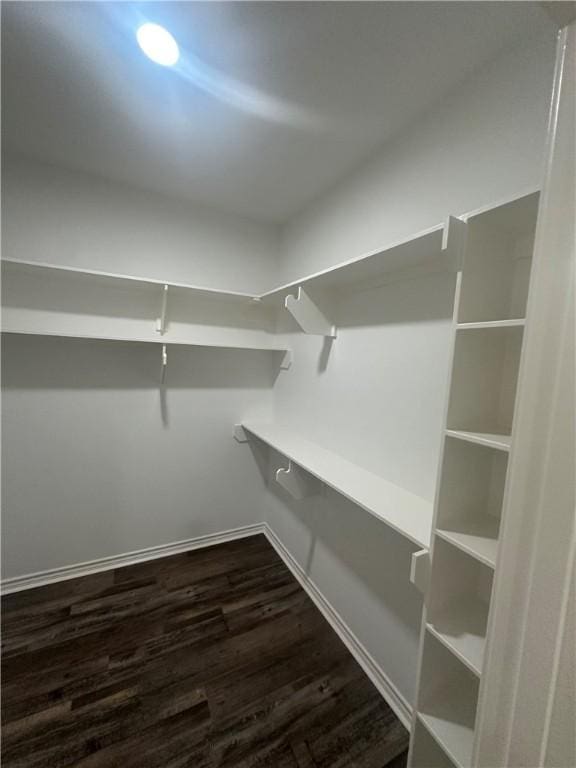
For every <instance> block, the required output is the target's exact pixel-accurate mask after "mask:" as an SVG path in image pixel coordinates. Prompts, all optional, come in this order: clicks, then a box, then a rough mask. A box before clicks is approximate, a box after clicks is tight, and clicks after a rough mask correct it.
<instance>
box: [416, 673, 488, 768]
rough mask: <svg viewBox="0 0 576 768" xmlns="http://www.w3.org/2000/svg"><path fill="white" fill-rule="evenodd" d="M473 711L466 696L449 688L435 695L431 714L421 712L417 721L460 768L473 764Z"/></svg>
mask: <svg viewBox="0 0 576 768" xmlns="http://www.w3.org/2000/svg"><path fill="white" fill-rule="evenodd" d="M475 714H476V711H475V708H474V707H472V706H471V704H470V702H469V700H468V699H467V697H465V696H460V697H459V696H458V692H457V691H456V690H454V688H451V689H449V690H446V689H444V690H443V691H439V692H438V696H437V701H436V702H435V705H434V713H433V714H431V713H424V712H420V713H419V714H418V719H419V720H420V722H421V723H422V724H423V725H424V726H425V727H426V728H427V729H428V730H429V731H430V733H431V734H432V736H433V737H434V739H435V740H436V741H437V742H438V743H439V744H440V745H441V746H442V749H443V750H444V751H445V752H446V754H447V755H448V757H449V758H450V760H452V762H453V763H455V764H456V765H457V766H459V768H469V767H470V765H471V763H472V746H473V741H474V719H475Z"/></svg>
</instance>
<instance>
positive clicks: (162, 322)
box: [156, 285, 168, 336]
mask: <svg viewBox="0 0 576 768" xmlns="http://www.w3.org/2000/svg"><path fill="white" fill-rule="evenodd" d="M167 308H168V286H167V285H164V287H163V288H162V306H161V308H160V317H158V318H157V319H156V333H159V334H160V335H161V336H163V335H164V333H165V332H166V310H167Z"/></svg>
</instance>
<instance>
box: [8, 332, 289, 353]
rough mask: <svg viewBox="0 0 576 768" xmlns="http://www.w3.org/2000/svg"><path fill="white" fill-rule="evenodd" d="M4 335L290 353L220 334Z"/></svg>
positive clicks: (272, 346)
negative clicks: (186, 335) (186, 336)
mask: <svg viewBox="0 0 576 768" xmlns="http://www.w3.org/2000/svg"><path fill="white" fill-rule="evenodd" d="M2 333H3V334H5V333H9V334H15V335H21V336H51V337H55V338H62V339H88V340H92V341H122V342H133V343H136V344H166V345H175V346H184V347H211V348H213V349H247V350H261V351H265V352H281V353H286V352H288V351H289V350H288V348H287V347H281V346H278V345H277V344H276V342H274V341H271V342H268V341H252V340H251V339H250V338H249V335H248V334H246V336H245V338H244V339H243V338H241V337H240V336H238V334H234V335H232V334H230V335H228V336H227V335H226V334H220V335H219V338H217V339H216V338H213V337H209V336H207V335H202V334H195V335H193V336H190V337H189V338H182V337H178V338H174V337H173V336H170V335H169V334H166V335H160V334H158V335H156V336H149V337H147V336H127V335H126V336H123V335H121V334H119V335H117V336H116V335H112V334H108V335H104V334H102V335H99V334H96V333H94V334H92V333H74V332H73V331H66V332H64V331H62V332H57V331H40V330H17V329H15V328H13V327H10V326H9V325H8V326H6V325H4V327H3V328H2Z"/></svg>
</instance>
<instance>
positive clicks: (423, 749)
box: [412, 720, 455, 768]
mask: <svg viewBox="0 0 576 768" xmlns="http://www.w3.org/2000/svg"><path fill="white" fill-rule="evenodd" d="M412 768H455V764H454V763H453V762H452V760H450V758H449V757H448V755H447V754H446V752H445V751H444V750H443V749H442V747H441V745H440V744H439V743H438V742H437V741H436V739H435V738H434V737H433V736H432V734H431V733H430V731H429V730H428V729H427V728H425V727H424V726H423V725H422V723H421V722H420V720H417V721H416V723H415V732H414V743H413V752H412Z"/></svg>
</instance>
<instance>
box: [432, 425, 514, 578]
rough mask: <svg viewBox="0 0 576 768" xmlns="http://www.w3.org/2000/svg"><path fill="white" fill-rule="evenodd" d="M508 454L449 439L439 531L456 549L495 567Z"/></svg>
mask: <svg viewBox="0 0 576 768" xmlns="http://www.w3.org/2000/svg"><path fill="white" fill-rule="evenodd" d="M507 467H508V454H507V453H505V452H503V451H497V450H494V449H493V448H487V447H485V446H482V445H475V444H474V443H469V442H465V441H463V440H457V439H455V438H452V437H447V438H446V444H445V447H444V457H443V460H442V472H441V475H440V487H439V491H438V513H437V520H436V532H437V535H438V536H441V537H442V538H444V539H447V540H448V541H450V542H451V543H452V544H454V545H455V546H457V547H459V548H460V549H462V550H464V551H465V552H467V553H468V554H471V555H472V556H473V557H475V558H477V559H478V560H480V561H481V562H483V563H485V564H486V565H489V566H491V567H494V566H495V564H496V554H497V550H498V536H499V532H500V519H501V512H502V502H503V497H504V487H505V484H506V471H507Z"/></svg>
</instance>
